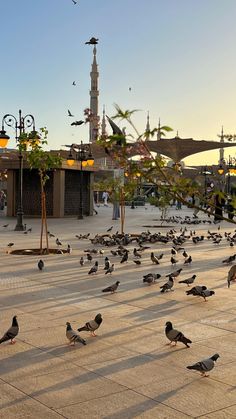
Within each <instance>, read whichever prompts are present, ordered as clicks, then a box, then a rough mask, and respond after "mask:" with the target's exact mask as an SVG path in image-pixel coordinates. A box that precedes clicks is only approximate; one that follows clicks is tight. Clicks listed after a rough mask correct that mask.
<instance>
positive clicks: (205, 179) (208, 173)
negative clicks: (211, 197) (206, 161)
mask: <svg viewBox="0 0 236 419" xmlns="http://www.w3.org/2000/svg"><path fill="white" fill-rule="evenodd" d="M201 174H202V175H203V176H204V198H205V205H206V197H207V176H208V175H212V172H211V171H210V170H209V169H208V168H207V166H205V167H203V169H202V171H201Z"/></svg>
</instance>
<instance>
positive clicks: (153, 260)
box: [150, 252, 159, 265]
mask: <svg viewBox="0 0 236 419" xmlns="http://www.w3.org/2000/svg"><path fill="white" fill-rule="evenodd" d="M150 257H151V261H152V263H155V265H159V261H158V259H159V258H158V257H157V256H155V255H154V252H151V256H150Z"/></svg>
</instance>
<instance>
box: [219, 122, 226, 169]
mask: <svg viewBox="0 0 236 419" xmlns="http://www.w3.org/2000/svg"><path fill="white" fill-rule="evenodd" d="M219 137H220V142H221V143H224V138H225V136H224V129H223V127H222V129H221V135H219ZM219 153H220V155H219V164H221V163H222V162H223V161H224V149H223V148H220V151H219Z"/></svg>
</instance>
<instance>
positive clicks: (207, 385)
mask: <svg viewBox="0 0 236 419" xmlns="http://www.w3.org/2000/svg"><path fill="white" fill-rule="evenodd" d="M212 376H213V373H212ZM231 390H232V387H230V386H228V385H226V384H223V383H219V382H217V381H214V379H211V378H202V377H200V375H199V374H198V375H196V374H195V376H194V375H193V374H189V376H188V377H186V374H179V375H175V376H174V377H173V376H172V377H169V378H168V377H167V378H166V379H165V380H158V381H155V382H152V385H151V386H150V385H143V386H140V387H136V388H135V391H137V392H138V393H140V394H143V395H145V396H148V397H151V398H152V399H154V400H156V401H159V402H162V403H164V404H165V405H167V406H169V407H172V408H173V409H178V410H179V411H181V412H183V413H185V414H188V415H190V416H191V415H193V416H194V417H197V416H200V415H204V414H207V413H210V412H212V411H215V410H217V409H223V408H226V407H228V406H231V405H232V404H234V403H235V394H234V393H233V391H231Z"/></svg>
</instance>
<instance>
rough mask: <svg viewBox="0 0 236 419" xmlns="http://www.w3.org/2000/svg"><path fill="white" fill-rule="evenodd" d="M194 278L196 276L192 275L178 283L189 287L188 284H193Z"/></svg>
mask: <svg viewBox="0 0 236 419" xmlns="http://www.w3.org/2000/svg"><path fill="white" fill-rule="evenodd" d="M196 276H197V275H193V276H191V278H187V279H183V280H182V281H179V284H187V285H188V287H189V285H190V284H193V283H194V281H195V278H196Z"/></svg>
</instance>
